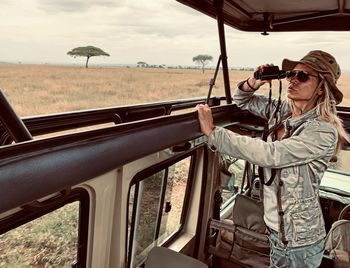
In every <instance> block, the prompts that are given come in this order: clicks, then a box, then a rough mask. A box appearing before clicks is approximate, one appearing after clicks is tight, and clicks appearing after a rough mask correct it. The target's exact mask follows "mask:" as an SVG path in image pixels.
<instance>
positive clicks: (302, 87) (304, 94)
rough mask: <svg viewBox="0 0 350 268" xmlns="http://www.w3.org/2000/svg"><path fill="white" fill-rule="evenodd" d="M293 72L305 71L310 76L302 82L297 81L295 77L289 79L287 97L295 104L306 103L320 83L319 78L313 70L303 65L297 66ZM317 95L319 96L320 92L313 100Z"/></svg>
mask: <svg viewBox="0 0 350 268" xmlns="http://www.w3.org/2000/svg"><path fill="white" fill-rule="evenodd" d="M293 70H294V71H306V72H308V73H309V74H310V75H309V76H308V78H307V80H306V81H304V82H301V81H299V80H298V78H297V75H295V76H294V77H292V78H289V79H288V81H289V84H288V89H287V97H288V98H289V99H291V100H293V101H297V102H308V101H309V100H310V98H312V95H313V93H314V91H315V89H316V88H317V86H318V84H319V83H320V78H319V77H318V74H317V72H316V71H315V70H313V69H311V68H310V67H308V66H306V65H305V64H297V65H296V66H295V67H294V69H293ZM318 95H321V92H318V93H317V94H316V96H314V98H315V99H317V97H318Z"/></svg>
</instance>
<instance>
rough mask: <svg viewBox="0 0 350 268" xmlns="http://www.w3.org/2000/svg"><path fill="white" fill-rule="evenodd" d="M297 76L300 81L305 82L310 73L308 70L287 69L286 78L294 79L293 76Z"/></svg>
mask: <svg viewBox="0 0 350 268" xmlns="http://www.w3.org/2000/svg"><path fill="white" fill-rule="evenodd" d="M295 76H296V77H297V79H298V80H299V82H305V81H307V79H308V78H309V73H308V72H306V71H287V72H286V78H287V79H292V78H293V77H295Z"/></svg>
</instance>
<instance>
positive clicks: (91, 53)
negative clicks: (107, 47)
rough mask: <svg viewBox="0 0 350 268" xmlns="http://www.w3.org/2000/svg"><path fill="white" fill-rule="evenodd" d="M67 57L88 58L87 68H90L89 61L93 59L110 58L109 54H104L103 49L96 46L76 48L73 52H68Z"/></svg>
mask: <svg viewBox="0 0 350 268" xmlns="http://www.w3.org/2000/svg"><path fill="white" fill-rule="evenodd" d="M67 55H69V56H72V57H74V58H76V57H86V64H85V68H88V64H89V59H90V58H91V57H97V56H108V57H109V56H110V55H109V54H108V53H106V52H104V51H103V50H102V49H100V48H98V47H94V46H87V47H76V48H73V49H72V50H71V51H68V52H67Z"/></svg>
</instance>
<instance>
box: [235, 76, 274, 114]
mask: <svg viewBox="0 0 350 268" xmlns="http://www.w3.org/2000/svg"><path fill="white" fill-rule="evenodd" d="M243 83H244V82H241V83H239V84H238V87H237V89H236V90H235V92H234V95H233V101H234V103H235V104H236V105H237V106H238V107H239V108H241V109H243V110H248V111H249V112H251V113H252V114H254V115H256V116H259V117H262V118H263V119H265V120H268V119H269V118H267V116H268V110H269V109H268V104H269V98H268V96H265V95H261V94H257V93H255V91H249V92H246V91H243V90H241V89H240V87H241V86H242V85H243ZM276 105H277V100H276V99H273V98H272V100H271V104H270V107H271V108H270V109H271V111H270V116H271V115H272V114H273V113H274V112H275V111H274V110H275V108H276Z"/></svg>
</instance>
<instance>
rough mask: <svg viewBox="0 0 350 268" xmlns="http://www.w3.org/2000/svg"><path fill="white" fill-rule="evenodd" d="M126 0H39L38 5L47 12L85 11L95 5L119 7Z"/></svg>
mask: <svg viewBox="0 0 350 268" xmlns="http://www.w3.org/2000/svg"><path fill="white" fill-rule="evenodd" d="M123 4H124V0H118V1H115V0H38V7H39V8H40V9H42V10H44V11H46V12H85V11H87V10H89V9H91V8H93V7H107V8H109V7H119V6H122V5H123Z"/></svg>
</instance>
